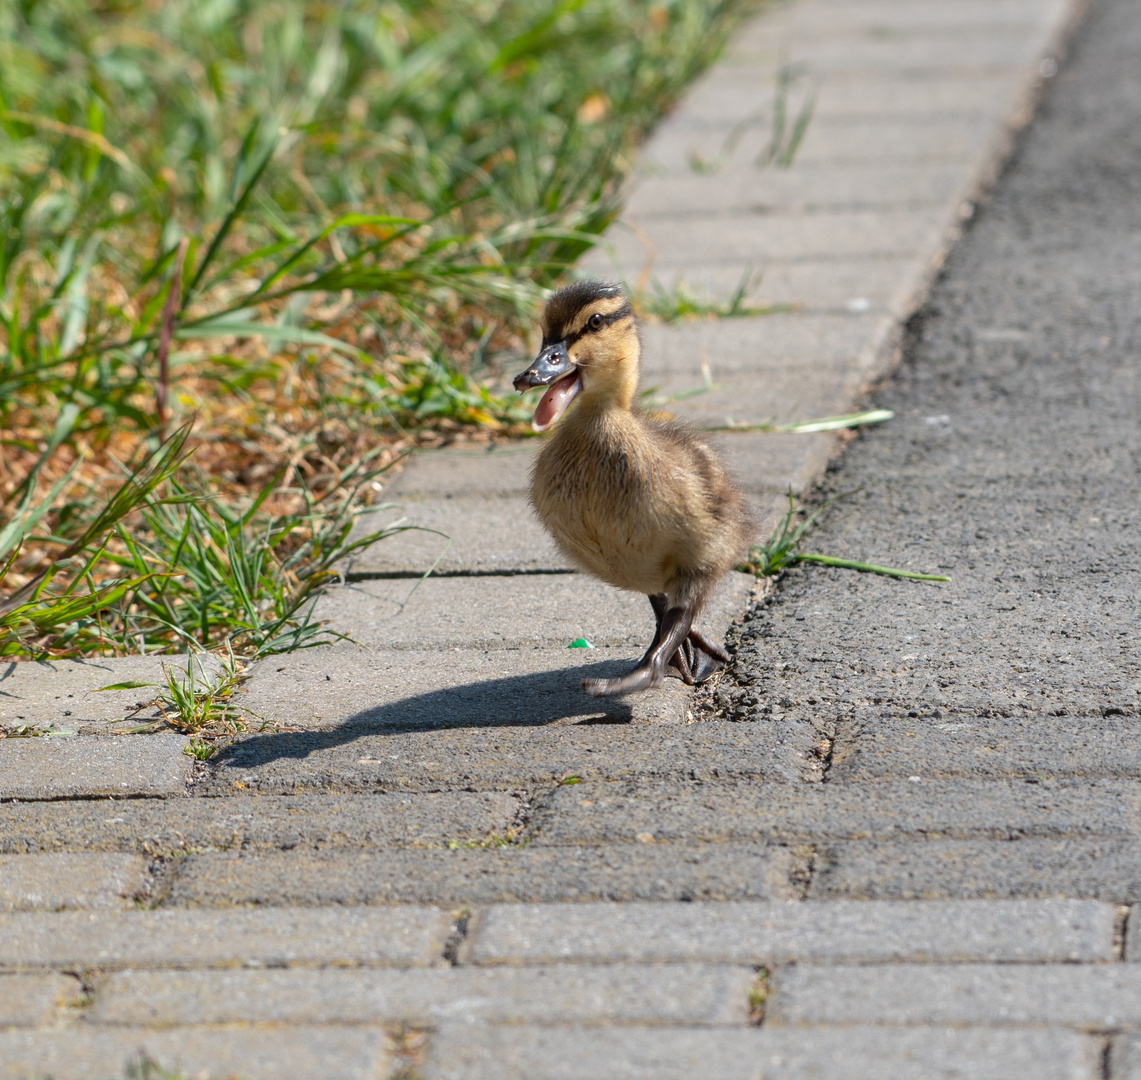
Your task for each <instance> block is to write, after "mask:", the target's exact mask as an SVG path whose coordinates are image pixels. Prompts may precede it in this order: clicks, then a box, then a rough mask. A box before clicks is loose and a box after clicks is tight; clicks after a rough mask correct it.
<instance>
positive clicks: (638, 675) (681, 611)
mask: <svg viewBox="0 0 1141 1080" xmlns="http://www.w3.org/2000/svg"><path fill="white" fill-rule="evenodd" d="M652 602H653V601H651V603H652ZM654 611H655V613H656V612H657V606H656V605H655V607H654ZM692 625H693V608H688V607H687V608H681V607H675V608H669V609H667V610H666V611H664V612H663V613H662V617H661V620H660V621H659V623H658V633H657V634H655V635H654V644H652V645H651V646H650V648H649V650H648V651H647V652H646V655H645V656H643V657H642V662H641V663H640V664H639V665H638V666H637V667H636V668H634V670H633V671H631V672H630V673H629V674H628V675H623V676H622V677H621V678H620V679H583V680H582V688H583V689H584V690H585V691H586V692H587V693H588V694H590V696H591V697H619V696H620V695H622V694H632V693H634V692H635V691H638V690H648V689H649V688H650V687H651V686H657V685H658V683H660V682H661V681H662V678H663V676H664V675H665V670H666V664H667V662H668V661H669V660H670V658H671V657H673V655H674V654H675V653H676V652H677V651H678V649H679V648H681V646H682V644H683V643H684V642H685V639H686V637H687V636H688V634H689V629H690V627H691V626H692Z"/></svg>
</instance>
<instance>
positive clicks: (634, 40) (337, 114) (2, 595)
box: [0, 0, 749, 658]
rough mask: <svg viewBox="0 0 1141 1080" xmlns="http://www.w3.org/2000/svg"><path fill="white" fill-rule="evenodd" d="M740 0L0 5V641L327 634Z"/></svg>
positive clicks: (51, 651) (501, 387) (238, 645)
mask: <svg viewBox="0 0 1141 1080" xmlns="http://www.w3.org/2000/svg"><path fill="white" fill-rule="evenodd" d="M748 2H749V0H666V2H660V3H651V4H646V3H636V2H634V0H561V2H558V3H555V4H550V3H547V2H545V0H498V2H497V0H428V2H424V3H421V2H417V3H412V2H411V0H404V2H393V3H385V4H380V5H378V4H376V3H373V2H371V0H370V2H368V3H365V2H363V0H348V2H346V3H343V4H325V3H317V2H305V0H275V2H272V3H271V2H268V0H247V2H245V3H239V2H237V0H166V2H164V3H162V4H153V3H144V2H142V0H117V2H116V3H114V4H94V5H93V4H88V3H86V2H85V0H39V2H32V0H0V432H2V434H0V654H3V655H7V656H17V657H18V656H64V655H77V654H86V653H91V652H99V653H121V652H139V651H147V652H152V651H178V650H185V649H187V648H198V649H222V650H228V649H232V650H233V651H234V652H235V654H236V655H238V656H240V657H242V658H251V657H256V656H259V655H266V654H267V653H271V652H275V651H280V650H285V649H291V648H296V647H299V646H304V645H309V644H315V643H318V642H320V641H323V640H328V636H327V635H325V634H323V632H322V630H321V628H320V627H319V626H317V625H315V624H314V623H313V621H312V619H311V617H310V612H311V610H312V601H313V600H314V599H315V597H316V595H317V594H318V593H319V591H320V590H321V588H323V587H324V585H325V584H327V583H328V581H330V580H331V579H332V577H333V576H334V566H335V564H336V563H337V561H338V559H340V558H342V557H343V556H344V555H345V554H346V553H347V552H348V551H349V550H351V548H352V546H353V544H354V543H358V541H355V540H354V541H352V542H350V540H349V536H350V532H351V529H352V524H353V522H354V520H355V518H356V516H357V515H358V514H359V512H360V511H361V510H362V509H363V508H365V507H366V506H367V505H368V503H369V502H370V501H371V500H372V499H373V498H374V496H375V493H376V491H377V490H378V489H379V487H380V486H381V484H382V483H383V472H384V470H385V469H386V468H387V467H389V466H390V464H391V463H392V462H393V461H394V460H396V459H397V458H398V457H399V455H400V454H401V453H402V452H403V451H404V450H405V449H407V448H409V447H411V446H414V445H417V444H423V443H425V442H427V443H432V442H440V441H445V440H449V439H453V438H455V437H457V436H460V435H463V433H465V432H477V433H478V432H479V431H495V432H506V433H511V432H515V431H522V430H524V429H525V426H526V420H527V419H528V416H527V410H526V409H525V407H524V406H523V405H522V404H520V403H518V402H517V401H516V400H515V399H513V398H511V397H509V396H508V394H507V387H506V383H505V382H504V380H503V379H502V375H503V373H504V371H507V370H510V369H511V368H512V367H513V366H514V365H515V364H516V362H517V359H518V356H519V354H520V353H521V352H525V351H526V349H527V335H528V334H529V333H530V332H531V329H532V327H531V323H532V319H533V314H534V310H535V308H536V306H537V302H538V300H539V298H540V296H541V295H542V290H543V289H545V288H546V287H548V286H550V285H551V284H552V283H554V282H556V281H557V280H558V278H559V277H560V275H562V274H563V273H564V272H565V271H566V270H567V268H568V267H569V266H570V265H571V264H572V263H573V261H574V260H575V259H576V258H577V256H578V255H579V254H581V252H582V251H583V250H585V249H586V248H587V247H589V246H590V245H591V244H592V243H593V242H594V241H595V239H596V238H597V236H598V235H599V233H600V232H601V231H602V230H603V229H604V228H605V227H606V225H607V224H608V223H609V222H610V221H611V220H612V219H613V217H614V215H615V214H616V213H617V210H618V209H619V203H618V193H619V188H620V185H621V182H622V180H623V178H624V177H625V175H626V174H627V172H628V170H629V166H630V161H631V159H632V155H633V152H634V150H635V149H636V146H637V144H638V142H639V141H640V139H641V137H642V136H643V134H644V133H645V131H646V130H647V129H648V128H649V127H650V126H651V125H652V124H653V123H654V121H655V120H656V119H657V117H659V116H660V115H661V114H662V112H663V111H664V110H665V109H666V108H667V107H668V106H669V104H670V103H671V101H672V100H673V99H674V98H676V97H677V95H678V94H679V93H680V92H681V90H682V89H683V88H684V86H685V85H686V83H687V82H688V81H689V80H690V79H691V78H692V77H693V75H694V74H695V73H696V72H698V71H699V70H701V68H702V67H703V66H705V65H706V64H707V63H708V62H709V61H710V60H711V59H712V57H713V56H714V54H715V53H716V51H717V49H718V47H719V46H720V43H721V42H722V40H723V39H724V36H725V34H726V33H727V31H728V29H729V28H730V26H731V25H732V22H733V20H734V18H736V17H737V15H738V14H739V13H740V12H741V11H742V10H743V9H744V8H745V7H746V6H747V4H748ZM742 295H743V294H742ZM371 539H376V538H375V537H374V538H371Z"/></svg>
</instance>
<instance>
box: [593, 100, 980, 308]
mask: <svg viewBox="0 0 1141 1080" xmlns="http://www.w3.org/2000/svg"><path fill="white" fill-rule="evenodd" d="M891 92H892V95H893V100H899V98H898V94H897V92H896V89H895V88H894V87H892V88H891ZM969 179H970V173H969V171H968V169H967V168H966V167H964V166H958V165H935V164H923V163H902V162H901V163H894V162H893V163H888V164H884V163H878V162H868V163H866V164H861V165H851V166H844V167H837V168H834V169H829V170H827V171H823V170H817V169H804V168H798V167H797V166H796V165H793V167H792V168H790V169H769V170H764V171H755V172H753V173H751V174H750V173H747V172H729V173H714V174H712V175H703V174H701V173H695V172H691V173H689V174H688V175H685V176H663V175H655V174H654V173H649V174H648V175H646V176H642V177H639V178H638V180H637V182H636V186H635V187H634V189H633V191H632V192H631V195H630V202H629V204H628V206H629V213H630V214H631V216H632V217H633V218H634V219H635V220H636V221H639V222H641V223H642V224H643V227H645V226H646V225H647V224H652V223H653V222H654V221H655V219H658V218H661V219H663V223H665V222H667V221H672V219H673V218H675V217H678V216H680V215H683V214H687V215H688V214H693V215H697V216H699V217H701V216H704V217H710V216H719V215H722V214H747V213H750V212H751V213H754V214H775V213H783V214H788V215H790V216H795V215H798V214H803V213H811V212H818V211H820V210H838V209H844V208H851V209H862V210H878V209H890V208H894V207H900V206H903V207H908V208H910V209H915V208H917V207H918V206H920V205H926V206H931V207H938V208H939V209H940V210H941V209H942V208H943V207H945V206H948V205H954V204H955V201H956V197H958V201H961V200H962V199H963V198H966V197H967V196H968V195H969V194H970V191H969V188H968V184H969ZM603 254H605V252H603ZM908 254H909V256H912V257H916V256H917V254H918V253H915V252H909V253H908ZM598 257H599V256H598V254H597V253H596V254H593V255H592V256H590V258H591V259H592V265H593V260H597V259H598ZM797 261H798V262H800V261H803V260H802V259H798V260H797ZM822 261H824V260H822ZM826 261H827V262H830V263H831V262H839V261H841V260H838V259H837V258H836V253H835V252H829V253H828V255H827V257H826ZM866 263H867V260H866V259H863V260H860V263H859V265H861V266H863V265H866ZM893 269H895V270H896V272H898V265H895V264H893ZM666 280H667V282H668V280H669V279H668V278H667V279H666ZM848 295H849V296H852V295H860V294H859V293H849V294H848ZM805 299H806V300H808V299H809V297H807V296H806V297H805Z"/></svg>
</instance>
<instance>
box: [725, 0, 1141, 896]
mask: <svg viewBox="0 0 1141 1080" xmlns="http://www.w3.org/2000/svg"><path fill="white" fill-rule="evenodd" d="M1138 14H1139V9H1138V7H1137V5H1136V3H1134V2H1132V0H1101V2H1095V3H1093V4H1092V5H1091V11H1090V13H1089V15H1088V16H1087V19H1086V21H1085V23H1084V25H1083V26H1082V28H1081V30H1080V31H1079V33H1078V34H1077V35H1076V37H1075V39H1074V40H1073V42H1072V44H1071V51H1070V55H1069V58H1068V59H1067V61H1066V62H1065V63H1063V65H1062V67H1061V70H1060V72H1059V73H1058V74H1057V76H1056V77H1055V78H1054V79H1053V80H1051V82H1050V83H1049V84H1048V87H1047V90H1046V93H1045V97H1044V100H1043V101H1042V103H1041V106H1040V110H1039V113H1038V115H1037V118H1036V120H1035V122H1034V124H1033V125H1032V126H1031V127H1030V128H1029V130H1028V131H1027V132H1026V133H1025V134H1024V136H1023V138H1022V141H1021V145H1020V146H1019V148H1018V149H1017V151H1016V153H1015V155H1014V157H1013V158H1012V160H1011V161H1010V163H1009V165H1008V167H1007V169H1006V170H1005V173H1004V174H1003V175H1002V177H1001V178H1000V179H999V181H998V183H997V185H996V187H995V189H994V191H993V193H992V196H991V197H990V199H989V200H988V201H987V202H986V203H985V204H983V205H982V206H980V207H979V208H978V209H977V212H976V214H975V217H974V220H973V222H972V224H971V227H970V228H969V229H968V231H967V233H966V235H965V236H964V238H963V240H962V242H961V243H960V245H959V246H958V247H957V248H956V249H955V251H954V252H953V254H952V256H951V257H950V258H949V260H948V262H947V265H946V266H945V268H944V272H943V274H942V275H941V277H940V279H939V280H938V282H937V283H936V285H935V287H934V289H933V290H932V293H931V295H930V298H929V301H928V303H927V304H926V305H925V306H924V308H923V309H922V310H921V311H920V312H919V313H918V315H917V316H915V317H914V318H913V319H912V321H911V323H910V324H909V326H908V336H907V339H906V342H905V346H904V349H903V356H902V360H901V363H900V365H899V367H898V369H897V371H896V372H895V373H894V375H893V376H892V377H891V378H890V379H889V380H888V381H887V383H886V385H884V386H882V387H881V388H880V389H878V390H877V391H876V392H875V393H874V394H873V395H872V397H871V403H872V404H874V405H875V406H877V407H886V408H889V409H893V410H895V412H896V418H895V420H893V421H891V422H890V423H888V424H885V425H883V426H882V427H878V428H872V429H867V430H866V431H865V432H863V433H862V434H861V435H860V436H859V437H858V438H857V439H855V440H854V441H853V442H852V443H851V444H849V446H848V447H847V449H846V451H845V453H844V454H843V455H842V456H841V457H839V458H838V459H836V460H835V461H834V462H833V463H832V465H831V466H830V468H829V471H828V473H827V476H826V479H825V481H824V483H823V485H822V488H821V489H820V490H819V491H818V492H817V493H816V495H815V497H814V502H815V503H816V504H817V505H819V504H820V503H823V502H825V501H827V500H828V499H833V498H836V497H837V496H840V495H842V494H843V493H846V492H852V491H854V492H855V494H851V495H848V496H847V497H845V498H843V499H841V500H840V501H839V502H838V503H837V504H834V505H833V506H832V507H830V508H829V509H827V510H826V511H825V513H824V515H823V519H824V526H823V527H821V528H819V529H818V530H817V531H815V532H814V533H813V534H812V535H811V537H810V538H809V542H808V543H807V544H806V545H805V547H806V550H816V551H821V552H824V553H826V554H831V555H835V556H840V557H846V558H856V559H863V560H868V561H871V562H876V563H880V564H887V565H894V566H900V567H905V568H907V569H911V570H919V571H924V572H929V573H944V574H949V575H951V576H952V578H953V581H952V583H950V584H944V585H932V584H918V583H909V582H901V581H897V580H890V579H888V578H883V577H876V576H873V575H870V574H857V573H852V572H848V571H843V570H835V569H825V568H821V567H816V566H808V565H802V566H801V567H798V568H796V569H794V570H792V571H791V572H789V573H787V575H786V576H785V577H784V578H783V580H781V581H780V582H779V584H778V587H777V589H776V591H775V593H774V594H773V595H771V596H770V597H768V598H767V599H766V600H765V601H763V602H761V603H759V604H756V605H754V607H753V608H752V609H751V610H750V611H749V613H748V615H747V616H746V619H747V621H746V623H745V624H744V625H743V626H742V628H741V631H740V633H739V635H738V638H737V642H736V647H737V651H736V656H735V661H734V665H733V669H732V671H731V672H730V677H729V678H727V679H726V680H725V681H724V682H723V683H722V684H721V685H720V686H719V687H718V688H717V690H716V691H715V694H714V703H713V704H714V707H715V708H716V710H717V711H718V712H719V713H720V714H721V715H722V716H723V717H725V718H732V719H738V720H755V721H758V722H760V723H762V724H763V723H771V722H773V721H774V720H776V719H778V718H779V719H780V720H782V721H789V720H804V721H811V722H813V723H815V724H816V725H817V726H818V727H820V729H821V730H822V731H824V732H825V734H826V736H827V737H828V738H829V739H830V740H831V746H830V747H829V753H828V756H827V758H826V762H825V768H824V770H823V777H822V778H823V780H824V782H825V783H829V782H836V781H842V780H862V781H879V782H883V781H890V780H896V781H902V782H908V781H911V782H924V781H927V780H930V779H936V778H939V777H952V776H958V777H963V776H974V777H988V776H989V777H993V778H994V780H995V783H996V784H997V783H999V782H1000V778H1002V782H1003V783H1009V782H1011V781H1017V780H1019V779H1021V780H1022V781H1023V782H1025V781H1031V782H1035V783H1040V785H1041V787H1042V797H1043V798H1044V799H1045V800H1046V801H1047V802H1048V801H1049V800H1051V799H1054V798H1057V797H1058V795H1057V794H1056V792H1060V791H1061V790H1062V788H1063V787H1065V788H1067V790H1070V796H1071V797H1072V794H1073V792H1072V788H1073V786H1074V785H1075V784H1077V785H1079V786H1080V785H1087V787H1088V785H1091V784H1094V783H1096V782H1097V781H1098V780H1099V779H1101V780H1104V779H1106V778H1109V777H1117V778H1119V779H1120V778H1124V777H1127V776H1136V775H1137V773H1138V771H1139V767H1141V758H1139V757H1138V753H1137V749H1136V746H1135V741H1136V733H1135V726H1134V725H1135V724H1136V722H1137V720H1136V718H1137V716H1138V712H1139V708H1141V696H1139V695H1141V646H1139V643H1138V630H1139V628H1141V532H1139V528H1141V476H1139V464H1141V439H1139V437H1138V416H1139V415H1141V363H1139V360H1141V65H1138V63H1137V57H1138V56H1139V55H1141V18H1138ZM983 790H984V791H985V790H986V789H985V787H984V789H983ZM1083 790H1085V789H1083ZM1090 794H1091V795H1092V791H1091V792H1090ZM979 797H980V798H982V799H985V798H986V795H985V794H980V795H979ZM995 810H996V813H998V812H999V811H998V807H997V806H996V807H995ZM1057 835H1058V836H1061V837H1063V838H1064V837H1065V836H1066V835H1067V834H1066V833H1065V830H1064V829H1063V830H1062V832H1060V833H1058V834H1057ZM1012 839H1017V836H1012ZM1067 850H1071V849H1067ZM1071 854H1074V856H1075V859H1077V860H1078V861H1081V859H1086V861H1087V862H1088V861H1089V859H1088V858H1087V856H1088V857H1089V858H1092V860H1093V864H1095V865H1098V864H1099V859H1101V863H1102V864H1104V858H1102V857H1100V856H1097V855H1096V853H1094V852H1093V851H1092V849H1091V850H1089V851H1084V853H1077V852H1073V851H1072V850H1071ZM1079 855H1080V858H1079ZM960 857H961V858H966V857H967V856H966V853H965V849H964V850H960V851H959V852H958V854H956V853H955V852H951V854H950V855H948V856H946V858H949V859H950V860H951V863H950V864H948V865H947V876H946V878H945V879H942V881H941V883H940V880H939V879H938V875H936V877H935V878H934V879H930V880H927V881H926V884H925V885H924V887H923V888H920V889H919V893H922V894H924V895H930V894H932V893H933V892H934V893H938V894H946V895H954V894H956V891H957V890H958V889H962V888H966V889H967V891H968V892H972V894H974V893H978V890H974V889H972V888H968V887H967V886H966V885H964V883H963V881H962V880H961V877H960V876H957V875H959V871H960V869H961V867H960V866H959V865H958V863H957V862H956V860H957V859H959V858H960ZM1001 857H1005V855H1003V856H1001ZM901 858H904V861H906V859H905V857H904V856H901ZM1105 858H1108V856H1105ZM1062 861H1064V859H1063V860H1062ZM952 864H953V868H952ZM1075 865H1076V864H1075ZM993 873H994V874H997V875H998V876H999V877H1001V876H1002V875H1001V872H1000V870H999V869H997V868H996V869H994V871H993ZM885 874H886V876H887V877H889V878H890V877H893V875H894V876H896V877H898V874H897V873H896V872H895V871H892V872H888V871H886V870H885ZM983 877H986V874H983ZM956 881H957V882H958V885H956ZM820 883H821V884H822V883H823V882H822V881H821V882H820ZM990 885H991V886H993V888H991V890H990V892H989V893H988V887H989V886H987V887H982V889H981V893H978V894H981V895H990V894H993V893H994V892H995V891H996V890H997V891H998V892H1002V893H1006V894H1014V895H1016V894H1018V893H1019V891H1020V886H1019V885H1018V883H1017V882H1008V883H1007V887H1000V886H998V885H997V884H995V883H994V882H991V883H990ZM1023 885H1024V886H1025V888H1026V889H1027V890H1029V891H1031V892H1037V893H1040V892H1042V891H1043V889H1046V890H1047V891H1049V889H1050V887H1049V885H1047V884H1043V883H1041V882H1039V883H1038V884H1033V883H1031V882H1029V880H1026V881H1024V882H1023ZM984 886H985V883H984ZM1116 887H1123V886H1120V885H1119V886H1115V888H1116ZM869 888H871V887H870V886H869ZM900 888H902V886H899V885H898V881H897V882H896V887H892V886H890V885H885V886H884V888H883V889H875V888H872V889H871V891H870V892H865V893H863V894H864V895H885V894H892V895H896V894H898V893H899V889H900ZM917 888H918V886H917ZM924 889H926V892H924ZM885 890H886V892H885ZM1107 890H1108V891H1109V892H1111V893H1112V892H1113V888H1111V887H1109V886H1105V885H1104V883H1103V884H1102V885H1096V884H1091V883H1090V882H1089V881H1088V880H1086V883H1085V884H1082V883H1080V882H1075V881H1070V883H1069V884H1068V885H1066V884H1063V883H1062V882H1061V880H1059V882H1058V886H1057V888H1056V889H1055V890H1054V891H1061V892H1066V891H1071V892H1072V891H1076V892H1079V893H1082V892H1085V893H1088V892H1094V893H1099V892H1100V893H1105V892H1106V891H1107ZM840 891H845V890H843V889H841V890H840ZM856 891H859V890H856ZM903 892H904V893H907V894H908V895H911V894H912V893H908V891H907V889H903Z"/></svg>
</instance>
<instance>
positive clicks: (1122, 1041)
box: [1109, 1035, 1141, 1080]
mask: <svg viewBox="0 0 1141 1080" xmlns="http://www.w3.org/2000/svg"><path fill="white" fill-rule="evenodd" d="M1109 1068H1110V1073H1109V1075H1110V1076H1112V1077H1113V1080H1141V1037H1139V1036H1137V1035H1123V1036H1121V1037H1120V1038H1117V1039H1114V1040H1113V1045H1112V1048H1111V1050H1110V1055H1109Z"/></svg>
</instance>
